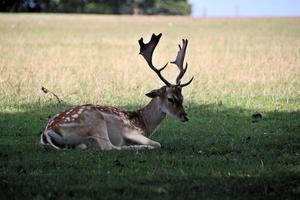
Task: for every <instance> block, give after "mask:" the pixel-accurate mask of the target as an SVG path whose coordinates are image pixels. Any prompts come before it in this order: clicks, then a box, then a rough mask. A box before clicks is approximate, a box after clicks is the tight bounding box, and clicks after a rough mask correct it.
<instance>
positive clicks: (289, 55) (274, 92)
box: [0, 14, 300, 199]
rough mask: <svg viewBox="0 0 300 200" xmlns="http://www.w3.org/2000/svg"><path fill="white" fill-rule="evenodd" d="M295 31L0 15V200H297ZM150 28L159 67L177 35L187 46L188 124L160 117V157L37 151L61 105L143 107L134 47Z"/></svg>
mask: <svg viewBox="0 0 300 200" xmlns="http://www.w3.org/2000/svg"><path fill="white" fill-rule="evenodd" d="M299 23H300V19H299V18H286V19H284V18H283V19H197V20H195V19H190V18H179V17H149V18H147V17H128V16H126V17H116V16H94V15H46V14H42V15H25V14H21V15H4V14H1V15H0V95H1V99H0V199H231V198H237V199H246V198H247V199H277V198H278V199H296V198H299V197H300V134H299V133H300V54H299V52H300V49H299V47H300V28H299V27H300V26H299ZM152 32H155V33H159V32H162V33H163V37H162V40H161V43H160V44H159V46H158V49H157V52H156V54H155V61H156V62H157V63H158V64H161V65H162V64H164V63H165V61H168V60H172V59H173V58H174V57H175V55H176V51H177V43H178V42H180V39H181V38H183V37H186V38H188V39H189V41H190V44H189V47H188V52H187V61H188V62H189V66H190V67H189V71H188V72H187V75H186V76H187V77H186V79H188V78H189V77H190V76H192V75H194V76H195V81H194V82H193V83H192V84H191V86H189V88H187V89H186V90H184V95H185V105H186V109H187V112H188V114H189V118H190V121H189V122H188V123H180V122H175V121H174V120H172V119H167V120H166V121H165V122H164V123H163V125H162V126H161V128H160V129H159V131H158V132H157V133H156V134H155V135H154V138H153V139H154V140H157V141H159V142H160V143H161V144H162V145H163V148H162V149H160V150H151V151H106V152H103V151H99V150H97V149H90V150H78V149H68V150H62V151H56V150H53V149H48V148H44V147H41V146H40V145H39V144H38V142H39V136H40V132H41V131H42V130H43V128H44V126H45V125H46V123H47V120H48V118H49V116H52V115H53V114H56V113H57V112H58V111H60V110H62V109H63V108H65V107H70V106H74V105H77V104H83V103H101V104H106V105H115V106H117V105H119V106H120V107H122V108H127V109H137V108H139V107H140V106H142V105H145V104H146V103H147V101H148V99H147V98H146V97H145V96H144V94H145V93H147V92H148V91H150V90H151V89H154V88H157V87H159V86H160V85H161V83H160V82H159V81H158V78H157V77H156V76H155V75H154V74H153V72H151V71H150V70H149V69H148V68H147V66H146V64H145V63H144V61H143V60H142V58H140V56H139V55H138V44H137V40H138V39H139V38H140V37H141V36H143V37H145V38H149V36H150V34H151V33H152ZM145 40H146V39H145ZM168 70H169V71H168V72H167V73H166V76H168V77H169V78H170V79H172V78H173V79H174V77H176V74H177V71H176V69H175V68H174V67H171V66H169V68H168ZM42 86H45V87H46V88H48V89H50V90H52V91H54V92H55V93H56V94H57V95H58V96H59V97H60V98H61V99H63V103H62V104H58V103H57V101H56V100H55V98H53V97H52V96H51V95H50V94H44V93H43V92H41V89H40V88H41V87H42ZM258 113H259V114H260V115H261V116H262V117H254V116H258ZM255 114H257V115H255ZM253 115H254V116H253Z"/></svg>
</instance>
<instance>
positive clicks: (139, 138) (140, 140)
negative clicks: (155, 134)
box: [125, 133, 161, 149]
mask: <svg viewBox="0 0 300 200" xmlns="http://www.w3.org/2000/svg"><path fill="white" fill-rule="evenodd" d="M125 138H126V139H128V140H131V141H133V142H134V143H137V144H140V145H142V146H144V147H142V148H145V146H148V147H147V148H148V149H149V146H150V149H151V148H152V149H156V148H161V144H160V143H158V142H156V141H154V140H151V139H149V138H147V137H145V136H143V135H141V134H139V133H130V134H126V135H125ZM133 146H139V145H133Z"/></svg>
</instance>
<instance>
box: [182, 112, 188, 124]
mask: <svg viewBox="0 0 300 200" xmlns="http://www.w3.org/2000/svg"><path fill="white" fill-rule="evenodd" d="M181 121H182V122H187V121H189V118H188V117H187V114H186V113H183V114H182V116H181Z"/></svg>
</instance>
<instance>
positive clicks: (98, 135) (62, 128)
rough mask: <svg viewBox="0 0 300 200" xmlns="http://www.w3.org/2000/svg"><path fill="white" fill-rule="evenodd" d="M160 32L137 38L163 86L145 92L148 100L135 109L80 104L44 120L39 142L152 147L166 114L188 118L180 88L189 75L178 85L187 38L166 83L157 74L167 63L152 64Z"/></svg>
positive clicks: (59, 145) (155, 145)
mask: <svg viewBox="0 0 300 200" xmlns="http://www.w3.org/2000/svg"><path fill="white" fill-rule="evenodd" d="M161 35H162V34H161V33H160V34H159V35H155V34H152V37H151V40H150V41H149V42H148V43H146V44H145V43H144V42H143V38H141V39H140V40H139V41H138V42H139V45H140V54H141V55H142V56H143V57H144V59H145V60H146V62H147V63H148V65H149V67H150V68H151V69H152V70H153V71H154V72H155V73H156V74H157V75H158V77H159V78H160V79H161V80H162V81H163V82H164V84H165V86H163V87H161V88H159V89H156V90H153V91H151V92H149V93H147V94H146V96H148V97H150V98H151V101H150V102H149V103H148V105H146V106H145V107H143V108H141V109H139V110H137V111H125V110H121V109H119V108H115V107H110V106H102V105H92V104H87V105H80V106H76V107H74V108H70V109H67V110H64V111H63V112H61V113H59V114H57V115H55V116H54V117H53V118H52V119H50V121H49V122H48V124H47V126H46V128H45V130H44V132H43V133H42V134H41V140H40V143H41V144H43V145H48V146H51V147H54V148H55V149H62V148H67V147H78V148H89V147H97V148H100V149H102V150H110V149H119V150H120V149H155V148H160V147H161V144H160V143H158V142H156V141H153V140H151V139H150V137H151V136H152V135H153V133H154V132H155V131H156V130H157V128H158V127H159V125H160V124H161V123H162V121H163V120H164V119H165V117H166V115H167V116H170V117H172V118H175V119H178V120H180V121H182V122H186V121H188V118H187V113H186V112H185V110H184V108H183V106H182V103H183V96H182V93H181V89H182V88H183V87H185V86H187V85H189V84H190V83H191V82H192V80H193V77H192V78H191V79H190V80H189V81H188V82H187V83H184V84H182V83H181V79H182V77H183V76H184V74H185V72H186V70H187V67H188V65H187V63H186V65H185V67H184V66H183V63H184V57H185V53H186V48H187V45H188V40H182V41H183V44H182V46H180V45H179V51H178V53H177V56H176V59H175V61H174V62H171V63H173V64H175V65H176V66H177V67H178V69H179V71H180V72H179V75H178V76H177V78H176V84H171V83H170V82H168V81H167V80H166V79H165V78H164V77H163V76H162V74H161V71H162V70H164V69H165V68H166V66H167V64H168V63H167V64H166V65H165V66H164V67H162V68H160V69H158V68H156V67H155V66H154V65H153V63H152V55H153V52H154V49H155V47H156V46H157V44H158V42H159V40H160V38H161Z"/></svg>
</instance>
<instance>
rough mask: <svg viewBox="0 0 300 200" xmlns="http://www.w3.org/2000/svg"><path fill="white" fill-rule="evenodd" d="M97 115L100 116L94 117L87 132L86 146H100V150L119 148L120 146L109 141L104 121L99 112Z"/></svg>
mask: <svg viewBox="0 0 300 200" xmlns="http://www.w3.org/2000/svg"><path fill="white" fill-rule="evenodd" d="M99 115H100V117H98V118H96V119H95V121H94V122H93V124H94V126H93V128H92V129H91V130H90V132H89V134H90V136H89V138H88V140H87V146H88V147H100V148H101V149H102V150H112V149H117V150H120V149H121V148H120V147H117V146H114V145H113V144H112V143H111V141H110V139H109V137H108V132H107V125H106V122H105V120H104V118H103V116H102V115H101V113H99Z"/></svg>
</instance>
